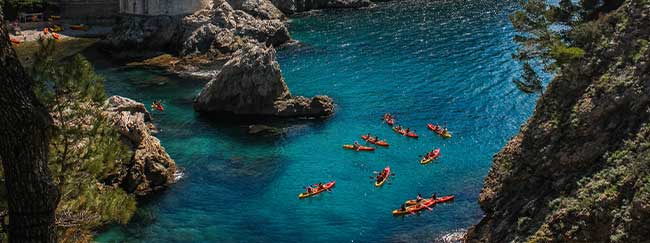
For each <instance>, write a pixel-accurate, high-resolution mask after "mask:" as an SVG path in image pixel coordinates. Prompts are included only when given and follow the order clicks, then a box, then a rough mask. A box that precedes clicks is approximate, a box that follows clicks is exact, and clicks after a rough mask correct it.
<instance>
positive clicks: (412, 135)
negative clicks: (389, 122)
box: [393, 127, 418, 138]
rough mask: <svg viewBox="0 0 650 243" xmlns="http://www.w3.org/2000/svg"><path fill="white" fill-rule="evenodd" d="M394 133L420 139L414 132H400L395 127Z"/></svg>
mask: <svg viewBox="0 0 650 243" xmlns="http://www.w3.org/2000/svg"><path fill="white" fill-rule="evenodd" d="M393 131H395V132H396V133H399V134H402V135H404V136H407V137H410V138H418V135H417V134H415V133H414V132H409V133H406V130H404V129H402V130H398V129H397V128H396V127H393Z"/></svg>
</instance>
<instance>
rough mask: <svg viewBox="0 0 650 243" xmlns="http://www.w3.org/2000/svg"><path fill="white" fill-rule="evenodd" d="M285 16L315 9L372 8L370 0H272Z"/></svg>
mask: <svg viewBox="0 0 650 243" xmlns="http://www.w3.org/2000/svg"><path fill="white" fill-rule="evenodd" d="M271 2H272V3H273V4H274V5H275V6H276V7H277V8H278V9H280V10H281V11H282V12H283V13H285V14H293V13H297V12H304V11H309V10H314V9H327V8H363V7H370V6H372V5H373V3H372V2H371V1H370V0H271Z"/></svg>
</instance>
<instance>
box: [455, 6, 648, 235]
mask: <svg viewBox="0 0 650 243" xmlns="http://www.w3.org/2000/svg"><path fill="white" fill-rule="evenodd" d="M522 6H523V9H522V10H521V11H519V12H517V13H515V14H514V15H513V16H512V21H513V25H514V26H515V27H516V28H517V30H519V31H521V34H520V35H519V36H518V37H517V38H516V40H517V41H520V43H522V48H521V49H520V51H519V53H518V54H517V55H516V57H517V58H519V59H520V60H522V61H523V62H524V63H526V62H528V61H538V60H539V61H541V62H542V63H543V65H544V69H545V70H546V71H549V72H553V73H554V74H555V78H554V79H553V80H552V81H551V82H550V84H549V85H548V87H547V88H546V90H545V92H544V94H543V95H542V98H541V99H540V100H539V101H538V103H537V106H536V108H535V112H534V114H533V116H532V117H531V118H530V119H529V120H528V122H527V123H526V124H524V126H522V128H521V131H520V133H519V134H517V135H516V136H515V137H513V138H512V139H511V140H510V141H509V142H508V144H506V146H505V147H504V148H503V149H502V150H501V151H500V152H499V153H498V154H496V155H495V157H494V164H493V166H492V169H491V170H490V172H489V174H488V176H487V177H486V179H485V185H484V187H483V190H482V191H481V195H480V197H479V201H480V204H481V207H482V209H483V210H484V211H485V213H486V215H485V217H484V218H483V219H482V220H481V222H480V223H479V224H477V225H476V226H474V227H473V228H471V229H470V230H469V231H468V233H467V235H466V240H467V241H468V242H646V241H647V232H650V203H649V202H650V201H648V199H649V198H650V187H649V185H650V184H648V182H650V160H648V158H649V157H648V155H649V154H648V152H649V151H650V150H649V148H650V139H649V138H650V125H649V124H650V110H649V109H648V107H649V106H650V96H648V94H650V83H648V80H650V65H649V61H650V53H648V50H647V49H648V48H647V40H650V31H648V26H649V25H650V2H648V1H640V0H627V1H589V0H583V1H579V2H577V3H576V2H575V1H560V2H559V4H558V5H550V4H547V3H546V1H540V0H529V1H525V2H522ZM524 65H525V64H524ZM524 76H528V75H526V73H525V75H524ZM530 76H532V77H534V75H530Z"/></svg>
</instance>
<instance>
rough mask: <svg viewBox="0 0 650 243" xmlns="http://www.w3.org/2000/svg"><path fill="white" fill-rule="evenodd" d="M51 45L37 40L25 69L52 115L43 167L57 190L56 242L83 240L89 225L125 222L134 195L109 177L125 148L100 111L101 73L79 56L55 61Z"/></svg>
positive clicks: (120, 166)
mask: <svg viewBox="0 0 650 243" xmlns="http://www.w3.org/2000/svg"><path fill="white" fill-rule="evenodd" d="M55 45H56V44H55V42H54V41H53V40H44V39H42V40H40V50H39V51H38V52H37V53H36V54H35V56H34V57H33V58H34V60H35V62H34V65H33V66H32V68H31V71H30V73H31V76H32V77H33V78H34V80H35V81H36V83H37V87H35V91H36V93H37V95H38V96H39V98H40V99H41V100H42V102H43V104H45V105H46V106H47V107H48V110H49V112H50V115H51V116H52V118H53V125H54V126H53V128H52V138H51V141H50V157H49V158H50V161H49V167H50V170H51V172H52V175H53V178H54V182H55V183H56V184H57V186H58V187H59V190H60V192H61V194H60V195H61V200H60V203H59V205H58V207H57V210H56V224H57V229H58V230H59V240H60V241H61V242H87V241H88V240H89V239H90V238H91V230H92V229H93V228H96V227H98V226H100V225H104V224H107V223H126V222H128V221H129V219H130V218H131V216H132V215H133V213H134V211H135V209H136V201H135V198H134V197H133V196H131V195H128V194H127V193H126V192H124V191H123V190H122V189H121V188H119V187H118V186H117V185H114V184H115V183H113V181H112V179H113V178H116V177H118V175H119V173H121V171H123V166H124V164H126V163H129V161H130V158H131V152H130V149H129V148H128V147H126V146H125V145H124V144H123V143H122V142H121V141H120V134H119V133H118V132H117V130H116V129H115V128H114V127H113V126H112V123H111V121H110V120H109V119H108V118H107V117H106V116H105V115H104V114H103V113H102V111H103V103H104V101H105V99H106V95H105V91H104V86H103V81H102V79H101V77H99V76H98V75H97V74H96V73H95V72H94V69H93V67H92V66H91V64H90V63H89V62H88V61H87V60H85V59H84V58H83V57H82V56H80V55H77V56H73V57H71V58H69V59H68V60H65V61H63V62H62V61H57V60H55V59H54V58H53V57H52V53H53V52H54V50H55V48H56V47H55ZM0 206H1V204H0Z"/></svg>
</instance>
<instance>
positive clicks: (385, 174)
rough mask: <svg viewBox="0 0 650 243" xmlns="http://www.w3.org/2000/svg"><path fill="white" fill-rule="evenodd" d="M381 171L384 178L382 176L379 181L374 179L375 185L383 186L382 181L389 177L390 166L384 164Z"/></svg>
mask: <svg viewBox="0 0 650 243" xmlns="http://www.w3.org/2000/svg"><path fill="white" fill-rule="evenodd" d="M382 172H383V173H384V178H382V179H381V181H375V186H376V187H380V186H383V185H384V183H385V182H386V181H387V180H388V177H390V167H388V166H386V168H384V170H383V171H382Z"/></svg>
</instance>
